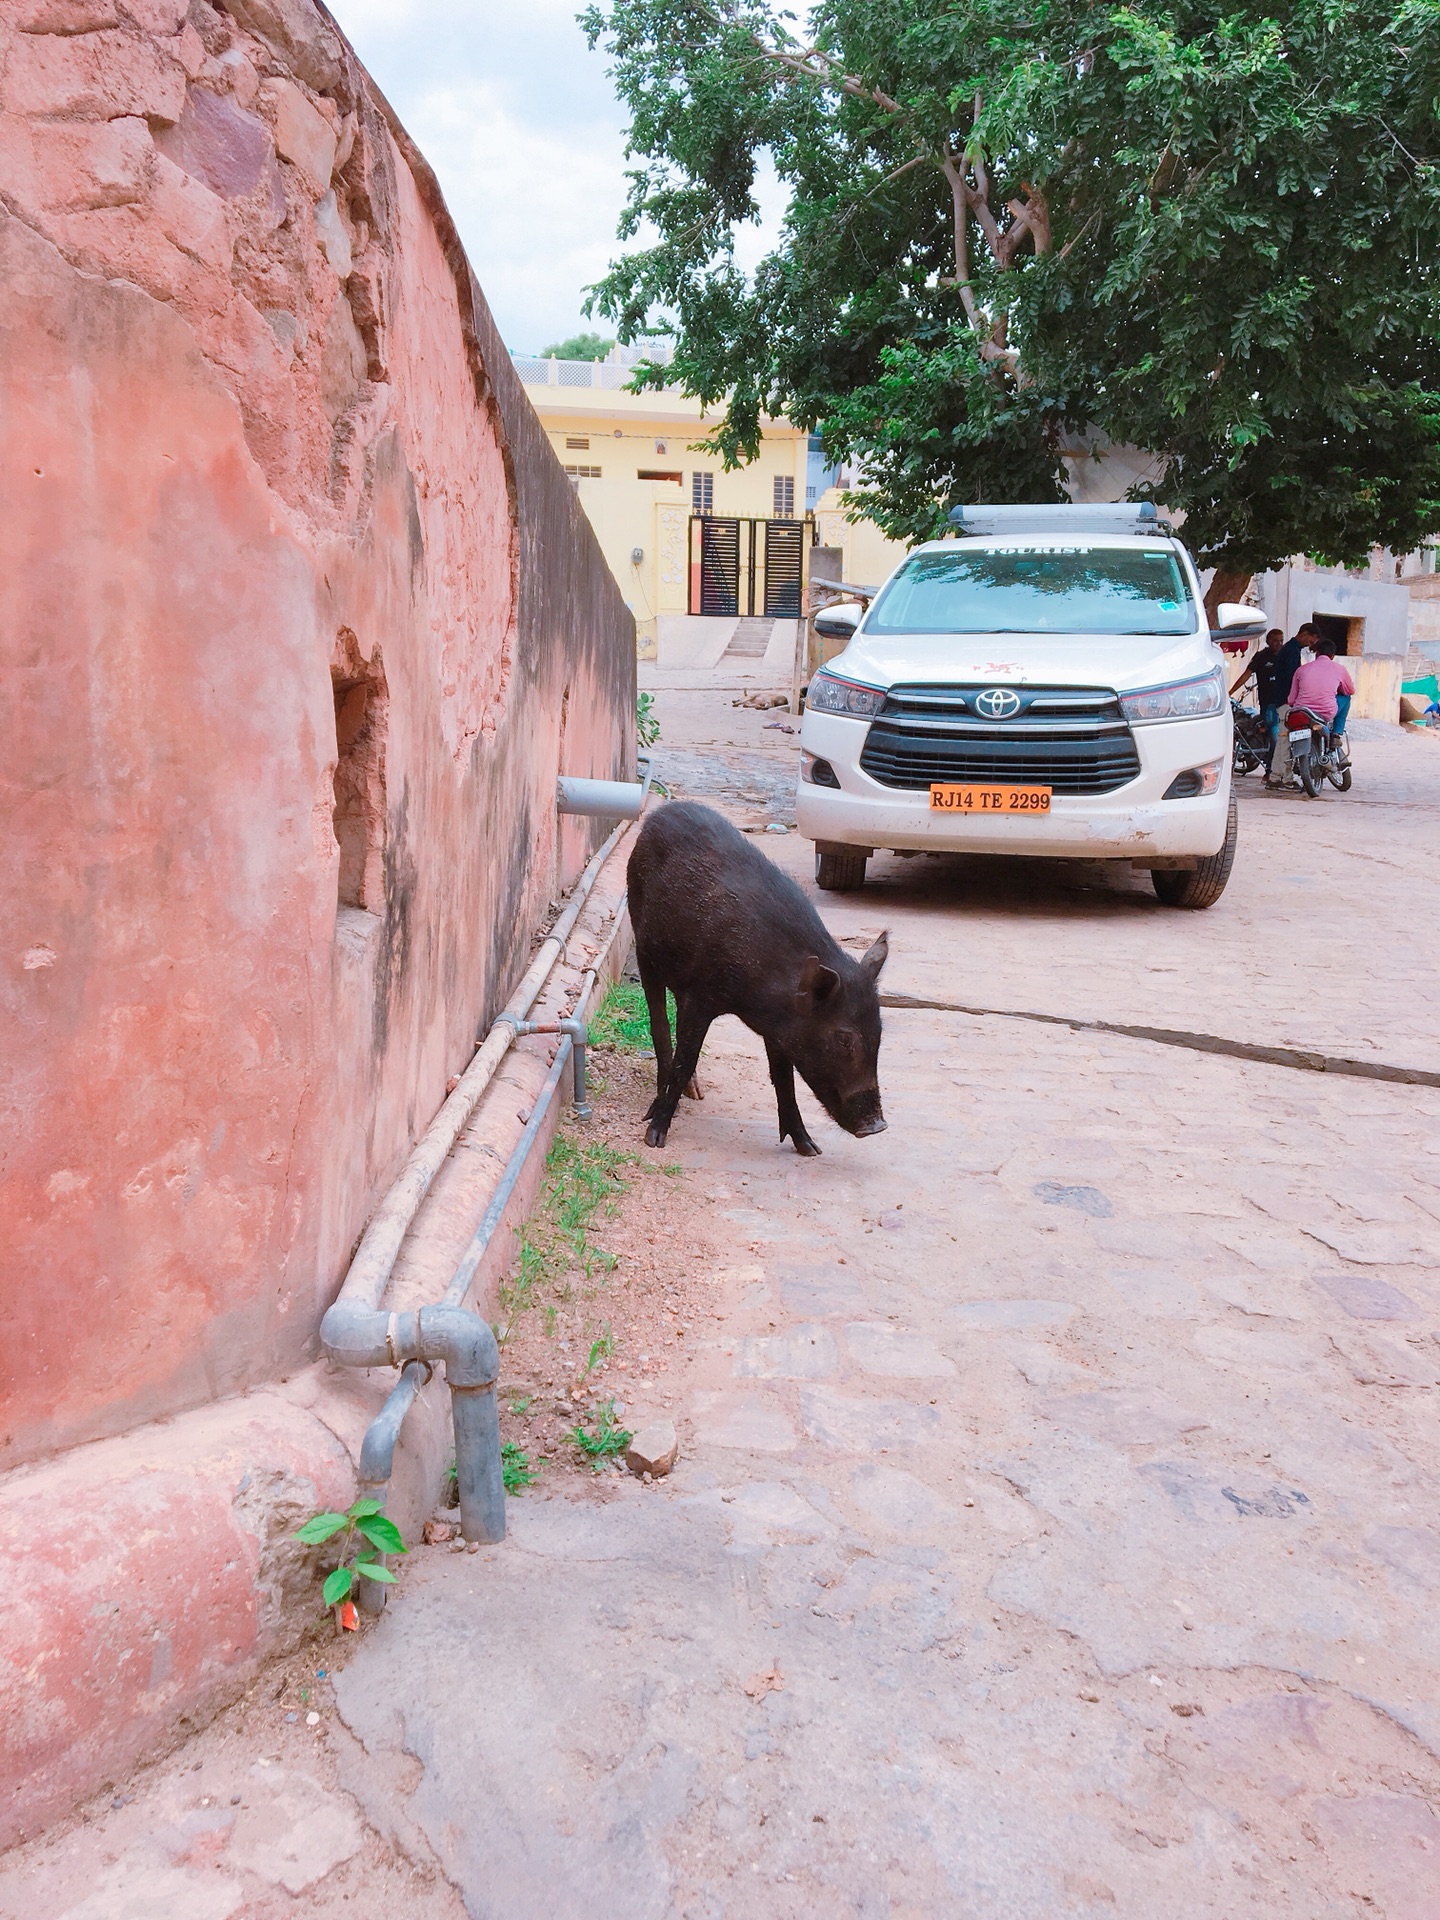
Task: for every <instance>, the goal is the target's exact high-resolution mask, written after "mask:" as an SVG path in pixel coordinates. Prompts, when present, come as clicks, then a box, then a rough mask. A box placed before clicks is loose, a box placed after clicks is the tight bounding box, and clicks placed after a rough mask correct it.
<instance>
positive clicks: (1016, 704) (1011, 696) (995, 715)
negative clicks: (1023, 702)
mask: <svg viewBox="0 0 1440 1920" xmlns="http://www.w3.org/2000/svg"><path fill="white" fill-rule="evenodd" d="M975 711H976V712H977V713H983V714H984V716H985V718H986V719H987V720H1009V719H1011V718H1012V717H1013V716H1014V715H1015V714H1017V713H1018V712H1019V711H1020V696H1019V694H1018V693H1012V692H1011V690H1010V688H1009V687H987V688H986V689H985V691H984V693H978V694H976V696H975Z"/></svg>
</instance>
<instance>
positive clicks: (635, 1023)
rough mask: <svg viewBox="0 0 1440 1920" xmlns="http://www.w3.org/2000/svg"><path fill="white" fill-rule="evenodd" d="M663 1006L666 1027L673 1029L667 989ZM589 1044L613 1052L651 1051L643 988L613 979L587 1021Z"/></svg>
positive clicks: (670, 995)
mask: <svg viewBox="0 0 1440 1920" xmlns="http://www.w3.org/2000/svg"><path fill="white" fill-rule="evenodd" d="M665 1005H666V1009H667V1011H668V1013H669V1015H670V1031H671V1033H674V1031H675V996H674V994H673V993H667V994H666V996H665ZM590 1044H591V1046H592V1047H610V1048H613V1050H614V1051H615V1052H616V1053H648V1052H653V1051H654V1041H653V1039H652V1037H651V1033H650V1013H649V1010H648V1008H647V1007H646V1005H645V989H644V988H643V987H641V986H640V985H639V984H638V983H637V982H636V981H634V980H617V981H616V982H615V985H614V986H613V987H611V989H610V991H609V992H608V993H607V994H606V996H605V998H604V999H603V1000H602V1001H601V1003H600V1006H599V1008H598V1010H597V1012H596V1014H595V1017H594V1019H593V1020H591V1022H590Z"/></svg>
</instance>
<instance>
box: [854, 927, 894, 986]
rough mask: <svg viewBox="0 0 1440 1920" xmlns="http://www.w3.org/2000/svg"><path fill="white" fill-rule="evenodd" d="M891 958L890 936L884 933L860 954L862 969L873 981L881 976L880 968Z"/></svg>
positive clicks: (867, 977)
mask: <svg viewBox="0 0 1440 1920" xmlns="http://www.w3.org/2000/svg"><path fill="white" fill-rule="evenodd" d="M889 958H890V936H889V934H888V933H882V934H881V936H880V938H879V939H878V940H875V941H872V943H871V944H870V945H869V946H868V947H867V948H866V949H865V951H864V953H863V954H862V955H861V956H860V971H861V973H863V974H864V976H865V978H866V979H867V980H869V981H871V982H872V983H873V982H874V981H876V980H878V979H879V978H880V969H881V968H882V967H883V966H884V964H885V962H886V961H887V960H888V959H889Z"/></svg>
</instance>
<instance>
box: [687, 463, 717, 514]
mask: <svg viewBox="0 0 1440 1920" xmlns="http://www.w3.org/2000/svg"><path fill="white" fill-rule="evenodd" d="M690 511H691V512H692V513H713V512H714V511H715V476H714V474H713V473H692V474H691V476H690Z"/></svg>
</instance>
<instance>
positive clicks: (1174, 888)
mask: <svg viewBox="0 0 1440 1920" xmlns="http://www.w3.org/2000/svg"><path fill="white" fill-rule="evenodd" d="M1239 827H1240V819H1239V810H1238V808H1237V807H1236V805H1235V796H1234V794H1233V793H1232V794H1231V796H1230V811H1229V812H1228V813H1227V814H1226V816H1225V842H1224V845H1223V846H1222V847H1221V849H1220V851H1219V852H1218V853H1212V854H1211V855H1209V857H1208V858H1207V859H1204V860H1202V861H1201V862H1200V864H1199V865H1198V866H1197V867H1195V868H1194V869H1193V870H1192V871H1191V872H1189V873H1156V872H1154V871H1153V870H1152V872H1151V875H1150V884H1151V885H1152V886H1153V887H1154V889H1155V897H1156V899H1157V900H1159V901H1160V902H1161V903H1162V905H1164V906H1167V907H1189V908H1191V909H1195V908H1199V907H1213V906H1214V904H1215V902H1216V901H1217V900H1218V899H1219V898H1220V896H1221V894H1222V893H1224V891H1225V883H1226V882H1227V881H1228V880H1229V878H1230V869H1231V868H1232V867H1233V866H1234V864H1235V842H1236V840H1237V838H1238V837H1239Z"/></svg>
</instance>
